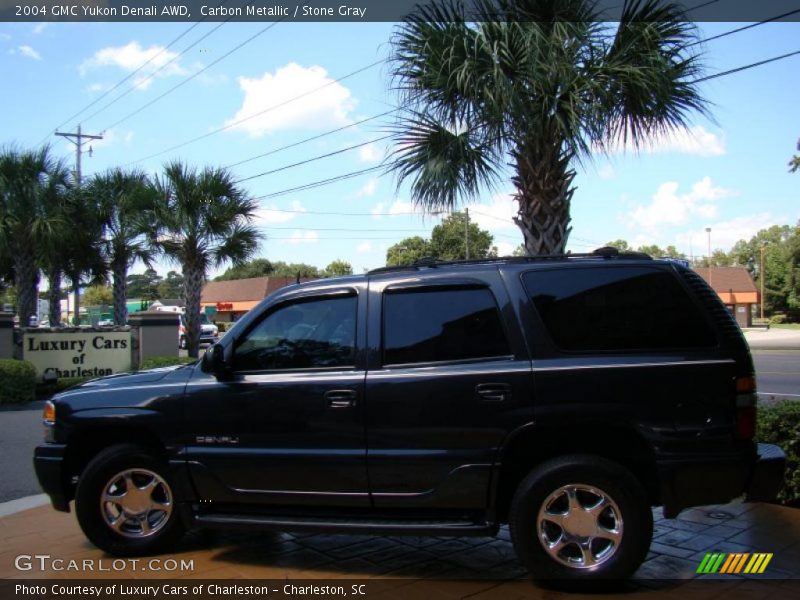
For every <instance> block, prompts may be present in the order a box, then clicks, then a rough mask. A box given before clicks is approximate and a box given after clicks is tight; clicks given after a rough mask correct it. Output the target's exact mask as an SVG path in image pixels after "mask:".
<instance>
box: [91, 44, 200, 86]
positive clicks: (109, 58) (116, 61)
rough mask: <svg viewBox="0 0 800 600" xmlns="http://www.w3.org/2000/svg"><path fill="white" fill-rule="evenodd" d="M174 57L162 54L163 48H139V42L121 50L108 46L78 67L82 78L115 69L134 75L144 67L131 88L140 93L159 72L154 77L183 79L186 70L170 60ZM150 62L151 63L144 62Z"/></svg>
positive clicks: (175, 55) (164, 51)
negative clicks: (104, 69) (111, 68)
mask: <svg viewBox="0 0 800 600" xmlns="http://www.w3.org/2000/svg"><path fill="white" fill-rule="evenodd" d="M177 56H178V55H177V53H175V52H170V51H169V50H165V49H164V47H163V46H157V45H155V46H150V47H149V48H142V46H141V45H140V44H139V42H130V43H128V44H126V45H124V46H109V47H107V48H102V49H101V50H98V51H97V52H95V53H94V56H92V57H91V58H87V59H86V60H84V61H83V62H82V63H81V64H80V66H79V67H78V71H79V72H80V74H81V76H84V75H86V74H87V73H88V72H89V71H92V70H94V69H99V68H102V67H117V68H119V69H122V70H123V71H128V72H131V71H135V70H136V69H138V68H139V67H141V66H142V65H144V64H145V63H147V65H146V66H145V67H144V68H142V70H141V71H139V73H141V76H138V75H137V77H136V78H134V81H133V83H134V85H135V86H136V87H137V88H139V89H142V90H145V89H147V88H148V87H150V84H151V83H152V82H153V76H154V74H155V73H156V71H158V73H157V75H155V76H156V77H170V76H173V75H185V74H186V70H185V69H184V68H183V67H182V66H181V65H180V64H179V61H177V60H175V61H174V62H171V61H172V60H173V59H175V58H176V57H177ZM147 61H150V62H147Z"/></svg>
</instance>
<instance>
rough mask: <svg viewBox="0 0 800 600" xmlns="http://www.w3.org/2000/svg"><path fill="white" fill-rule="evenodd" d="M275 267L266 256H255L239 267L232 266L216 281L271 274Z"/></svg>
mask: <svg viewBox="0 0 800 600" xmlns="http://www.w3.org/2000/svg"><path fill="white" fill-rule="evenodd" d="M273 269H274V267H273V266H272V263H271V262H269V261H268V260H267V259H266V258H255V259H253V260H251V261H248V262H246V263H244V264H242V265H239V266H238V267H230V268H229V269H227V270H226V271H225V272H224V273H223V274H222V275H219V276H217V277H215V278H214V281H230V280H232V279H250V278H253V277H264V276H266V275H270V274H271V273H272V271H273Z"/></svg>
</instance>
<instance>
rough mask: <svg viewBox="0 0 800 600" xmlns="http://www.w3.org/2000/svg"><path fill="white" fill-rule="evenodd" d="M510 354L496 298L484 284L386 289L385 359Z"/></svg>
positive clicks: (424, 359)
mask: <svg viewBox="0 0 800 600" xmlns="http://www.w3.org/2000/svg"><path fill="white" fill-rule="evenodd" d="M509 354H511V351H510V350H509V346H508V341H507V340H506V336H505V331H504V330H503V325H502V321H501V319H500V313H499V310H498V308H497V303H496V302H495V299H494V296H493V295H492V292H491V291H489V290H488V289H486V288H479V289H446V290H442V289H433V290H414V291H409V290H403V291H397V292H391V291H389V292H387V293H386V294H385V295H384V301H383V364H385V365H393V364H394V365H396V364H408V363H424V362H444V361H458V360H466V359H476V358H490V357H500V356H508V355H509Z"/></svg>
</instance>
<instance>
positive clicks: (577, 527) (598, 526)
mask: <svg viewBox="0 0 800 600" xmlns="http://www.w3.org/2000/svg"><path fill="white" fill-rule="evenodd" d="M536 527H537V537H538V538H539V542H540V543H541V544H542V546H543V547H544V549H545V552H547V554H549V555H550V557H551V558H553V559H554V560H555V561H557V562H559V563H560V564H562V565H565V566H567V567H571V568H574V569H592V568H595V567H597V566H598V565H601V564H603V563H604V562H606V561H608V560H609V559H610V558H611V557H612V556H614V554H615V553H616V552H617V549H618V548H619V545H620V543H621V542H622V513H621V512H620V509H619V507H618V506H617V504H616V502H614V500H613V499H612V498H611V497H610V496H609V495H608V494H606V493H605V492H604V491H603V490H601V489H599V488H596V487H593V486H589V485H583V484H580V483H575V484H568V485H564V486H561V487H560V488H558V489H557V490H556V491H554V492H553V493H552V494H550V495H549V496H548V497H547V498H546V499H545V501H544V502H543V503H542V507H541V508H540V509H539V514H538V516H537V518H536Z"/></svg>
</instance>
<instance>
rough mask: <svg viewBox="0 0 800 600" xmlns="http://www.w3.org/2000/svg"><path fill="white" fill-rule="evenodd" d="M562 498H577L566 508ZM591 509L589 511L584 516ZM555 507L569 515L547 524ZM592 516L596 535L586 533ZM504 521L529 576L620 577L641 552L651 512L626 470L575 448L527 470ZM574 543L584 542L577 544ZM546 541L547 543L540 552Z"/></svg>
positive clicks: (648, 536) (633, 565) (649, 531)
mask: <svg viewBox="0 0 800 600" xmlns="http://www.w3.org/2000/svg"><path fill="white" fill-rule="evenodd" d="M570 490H571V492H570ZM592 490H594V491H592ZM595 492H602V494H600V495H598V494H596V493H595ZM603 497H605V499H606V500H605V502H604V503H601V502H600V499H601V498H603ZM570 498H573V499H574V498H578V500H577V504H575V507H576V508H575V510H573V511H569V509H568V508H565V507H567V506H568V505H569V501H570ZM609 500H610V502H609ZM595 506H597V507H599V508H594V507H595ZM603 507H605V508H603ZM592 508H594V511H593V512H594V513H595V514H596V515H597V516H595V517H586V516H585V515H590V514H592V511H590V509H592ZM582 510H583V511H585V512H581V511H582ZM540 511H542V513H543V514H542V519H541V521H540V518H539V517H540ZM545 513H546V514H545ZM560 513H563V514H571V515H576V517H577V518H572V519H571V520H569V521H562V522H561V524H555V521H559V517H558V516H556V518H555V521H554V522H551V521H550V519H549V517H550V515H559V514H560ZM617 513H619V514H617ZM592 519H593V521H594V524H595V527H597V526H600V527H602V531H601V535H599V536H597V537H595V536H594V534H593V533H591V532H590V530H591V529H592V524H591V521H592ZM509 527H510V529H511V539H512V541H513V543H514V549H515V550H516V552H517V555H518V556H519V559H520V561H521V562H522V563H523V564H524V565H525V566H526V567H527V568H528V569H529V570H530V572H531V574H532V575H533V577H534V578H535V579H540V580H549V581H551V582H557V581H561V582H565V583H572V584H574V583H576V582H577V583H580V582H597V581H602V580H621V579H627V578H628V577H630V576H631V575H632V574H633V573H634V571H636V569H637V568H638V567H639V565H641V564H642V562H643V561H644V559H645V557H646V556H647V552H648V550H649V548H650V541H651V539H652V537H653V514H652V512H651V510H650V506H649V503H648V501H647V495H646V494H645V491H644V489H643V487H642V485H641V484H640V483H639V481H638V480H637V479H636V478H635V477H634V476H633V475H632V474H631V473H630V471H628V470H627V469H625V468H624V467H622V466H621V465H619V464H617V463H614V462H612V461H610V460H606V459H604V458H599V457H596V456H591V455H577V454H576V455H570V456H563V457H559V458H554V459H551V460H548V461H546V462H544V463H542V464H540V465H538V466H537V467H536V468H535V469H534V470H533V471H531V473H530V474H529V475H528V476H527V477H526V478H525V479H524V480H523V481H522V483H520V485H519V487H518V488H517V491H516V493H515V494H514V499H513V501H512V503H511V510H510V513H509ZM570 529H571V531H568V530H570ZM565 532H566V533H565ZM606 532H609V534H610V535H608V538H609V539H606V537H607V536H606ZM611 537H615V538H616V539H614V540H612V539H610V538H611ZM592 540H594V541H592ZM564 541H566V544H565V545H564V546H561V547H560V550H559V549H557V548H559V544H560V543H561V542H564ZM581 541H582V542H583V543H584V544H588V547H584V548H583V549H582V548H581ZM547 542H550V543H552V544H554V546H553V548H554V549H551V550H549V551H548V550H547V549H546V548H545V544H546V543H547ZM593 562H594V563H595V564H592V563H593ZM565 563H566V564H565Z"/></svg>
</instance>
